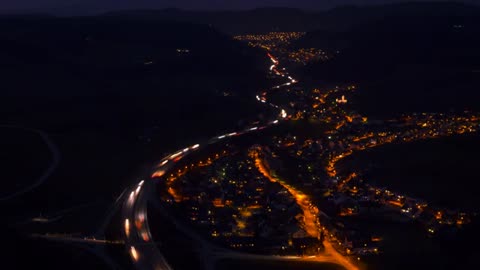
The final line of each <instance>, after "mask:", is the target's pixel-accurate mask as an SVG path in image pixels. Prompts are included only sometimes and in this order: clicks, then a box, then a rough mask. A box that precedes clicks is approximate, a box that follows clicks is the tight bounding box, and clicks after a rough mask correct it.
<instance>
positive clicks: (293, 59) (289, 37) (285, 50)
mask: <svg viewBox="0 0 480 270" xmlns="http://www.w3.org/2000/svg"><path fill="white" fill-rule="evenodd" d="M304 35H305V33H304V32H270V33H267V34H258V35H254V34H249V35H241V36H235V37H234V39H236V40H240V41H244V42H248V45H249V46H251V47H260V48H263V49H266V50H268V51H270V52H272V53H274V54H275V55H277V57H278V58H279V59H280V60H284V61H286V62H290V63H296V64H302V65H306V64H307V63H309V62H311V61H318V60H321V61H326V60H328V59H330V58H331V57H332V56H333V54H331V53H328V52H326V51H324V50H321V49H319V48H299V49H292V48H291V47H292V46H290V45H291V44H292V42H293V41H295V40H297V39H299V38H301V37H302V36H304Z"/></svg>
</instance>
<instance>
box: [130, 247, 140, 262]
mask: <svg viewBox="0 0 480 270" xmlns="http://www.w3.org/2000/svg"><path fill="white" fill-rule="evenodd" d="M130 255H131V256H132V259H133V260H134V261H138V259H139V258H140V256H139V255H138V252H137V250H136V249H135V247H134V246H131V247H130Z"/></svg>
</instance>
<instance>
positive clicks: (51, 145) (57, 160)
mask: <svg viewBox="0 0 480 270" xmlns="http://www.w3.org/2000/svg"><path fill="white" fill-rule="evenodd" d="M0 128H13V129H20V130H23V131H28V132H33V133H36V134H38V136H40V137H41V138H42V140H43V141H44V142H45V144H46V145H47V147H48V149H49V150H50V152H51V154H52V162H51V163H50V165H49V166H48V168H47V169H45V171H44V172H43V173H42V175H40V177H38V178H37V179H35V180H34V181H33V183H32V184H31V185H29V186H27V187H25V188H23V189H20V190H18V191H15V192H13V193H11V194H9V195H7V196H4V197H1V198H0V201H6V200H10V199H13V198H15V197H18V196H20V195H22V194H25V193H27V192H29V191H30V190H33V189H35V188H36V187H38V186H40V185H41V184H42V183H43V182H45V180H47V179H48V178H49V177H50V175H52V173H53V172H54V171H55V169H56V168H57V167H58V164H59V163H60V150H58V148H57V146H56V145H55V143H54V142H53V141H52V140H51V139H50V137H49V136H48V134H47V133H45V132H44V131H42V130H38V129H34V128H27V127H19V126H12V125H0Z"/></svg>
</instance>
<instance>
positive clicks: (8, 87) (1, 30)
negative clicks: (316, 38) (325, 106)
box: [0, 17, 264, 95]
mask: <svg viewBox="0 0 480 270" xmlns="http://www.w3.org/2000/svg"><path fill="white" fill-rule="evenodd" d="M257 53H258V52H256V51H255V50H252V49H250V48H248V47H247V46H246V45H244V44H242V43H240V42H236V41H234V40H232V39H231V38H230V37H228V36H225V35H224V34H221V33H219V32H217V31H215V30H214V29H212V28H211V27H208V26H206V25H195V24H191V23H179V22H166V21H161V20H157V21H154V22H153V21H148V22H147V21H138V20H133V19H125V18H113V17H76V18H37V17H35V18H4V19H1V20H0V58H1V59H2V61H1V63H0V71H1V72H2V74H3V76H4V79H3V82H2V83H3V86H2V88H3V90H2V93H3V94H12V95H16V94H33V95H48V94H55V95H79V94H82V95H85V94H88V93H90V94H96V95H100V94H102V93H103V94H106V93H108V94H112V93H114V94H122V95H128V94H133V93H135V94H136V95H139V94H140V95H141V94H147V93H150V94H152V93H156V94H162V93H161V92H163V94H166V95H168V94H169V93H168V92H169V91H173V90H175V89H176V90H180V89H183V91H186V90H185V89H189V90H188V91H191V89H195V92H197V93H198V94H205V93H206V91H213V90H222V91H224V90H229V91H233V92H235V91H241V92H248V89H252V87H253V85H255V88H256V87H257V85H256V84H254V83H253V82H252V81H254V80H260V81H261V78H262V77H263V71H264V70H263V69H262V66H261V64H262V63H260V65H258V64H259V62H258V61H262V60H261V59H262V58H258V57H257V55H256V54H257ZM259 59H260V60H259ZM249 76H252V77H251V78H252V80H248V79H246V78H250V77H249ZM219 78H221V79H219ZM249 83H250V85H249ZM133 89H135V90H133ZM159 89H164V90H162V91H160V90H159ZM167 89H170V90H167ZM241 92H239V93H241Z"/></svg>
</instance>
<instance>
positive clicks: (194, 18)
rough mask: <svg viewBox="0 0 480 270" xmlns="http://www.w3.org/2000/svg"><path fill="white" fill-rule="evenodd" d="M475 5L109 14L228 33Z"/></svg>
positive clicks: (341, 26)
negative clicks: (204, 26)
mask: <svg viewBox="0 0 480 270" xmlns="http://www.w3.org/2000/svg"><path fill="white" fill-rule="evenodd" d="M474 10H475V6H472V5H467V4H462V3H452V2H423V3H422V2H417V3H401V4H388V5H377V6H363V7H360V6H343V7H338V8H334V9H331V10H327V11H306V10H301V9H295V8H273V7H272V8H258V9H253V10H245V11H187V10H181V9H161V10H133V11H131V10H126V11H115V12H109V13H107V14H106V15H108V16H118V17H128V18H136V19H148V20H152V19H164V20H174V21H187V22H195V23H202V24H208V25H212V26H213V27H215V28H217V29H219V30H220V31H223V32H225V33H229V34H244V33H264V32H270V31H305V32H308V31H315V30H323V31H340V30H342V31H345V30H349V29H351V28H353V27H355V26H358V25H359V24H363V23H367V22H371V21H375V20H379V19H382V18H386V17H390V16H398V15H401V16H431V15H433V16H445V15H455V14H462V15H464V14H468V13H471V14H474V13H475V11H474Z"/></svg>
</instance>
